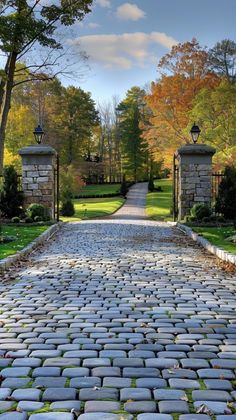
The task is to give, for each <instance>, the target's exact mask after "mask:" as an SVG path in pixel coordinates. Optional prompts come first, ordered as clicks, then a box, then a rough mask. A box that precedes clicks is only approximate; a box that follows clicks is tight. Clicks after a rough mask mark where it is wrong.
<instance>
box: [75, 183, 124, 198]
mask: <svg viewBox="0 0 236 420" xmlns="http://www.w3.org/2000/svg"><path fill="white" fill-rule="evenodd" d="M119 193H120V184H91V185H86V186H85V187H83V188H82V190H80V191H79V192H78V195H82V196H84V197H86V195H87V196H91V195H103V194H117V195H118V194H119Z"/></svg>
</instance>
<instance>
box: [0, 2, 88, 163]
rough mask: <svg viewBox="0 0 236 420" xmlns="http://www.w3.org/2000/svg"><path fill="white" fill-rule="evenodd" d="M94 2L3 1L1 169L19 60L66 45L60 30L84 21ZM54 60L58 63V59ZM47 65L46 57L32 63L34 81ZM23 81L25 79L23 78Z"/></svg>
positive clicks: (0, 34) (0, 15)
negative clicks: (61, 40) (40, 48)
mask: <svg viewBox="0 0 236 420" xmlns="http://www.w3.org/2000/svg"><path fill="white" fill-rule="evenodd" d="M91 5H92V0H75V1H73V2H72V1H71V0H59V1H56V0H52V1H51V2H49V3H45V2H40V1H38V0H33V1H30V0H28V1H27V0H0V49H1V51H2V53H3V54H5V57H6V60H5V66H4V68H3V69H2V70H1V77H0V79H1V81H0V112H1V115H0V171H1V169H2V164H3V153H4V141H5V130H6V125H7V119H8V113H9V110H10V104H11V95H12V90H13V88H14V86H15V85H17V83H18V82H17V73H16V64H17V61H19V60H25V61H26V59H27V56H28V55H29V53H30V52H32V50H34V49H35V48H37V47H38V46H41V47H43V48H44V49H45V50H47V51H50V50H52V51H55V50H58V49H60V48H62V44H61V43H60V41H59V40H58V37H57V32H58V29H59V28H61V29H62V28H63V27H68V26H70V25H72V24H73V23H75V22H76V21H81V20H82V19H83V18H84V16H85V15H86V14H87V13H89V12H90V6H91ZM48 57H49V59H52V54H50V53H49V54H48ZM46 61H47V60H46ZM52 61H54V62H55V59H54V60H52ZM44 64H45V57H44V58H43V60H42V61H41V62H40V63H36V64H35V65H33V64H32V63H30V65H29V66H28V68H29V69H30V80H32V79H35V78H36V74H37V70H39V69H42V67H43V65H44ZM48 66H49V62H48ZM26 68H27V65H26ZM27 80H29V78H27ZM20 83H23V81H22V80H20Z"/></svg>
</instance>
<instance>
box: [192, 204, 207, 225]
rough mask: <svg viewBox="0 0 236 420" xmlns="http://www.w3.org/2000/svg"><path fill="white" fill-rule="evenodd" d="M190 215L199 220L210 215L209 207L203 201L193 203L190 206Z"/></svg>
mask: <svg viewBox="0 0 236 420" xmlns="http://www.w3.org/2000/svg"><path fill="white" fill-rule="evenodd" d="M190 215H191V216H192V217H193V218H195V220H198V221H201V220H202V219H204V218H205V217H210V216H211V209H210V207H209V206H208V205H207V204H204V203H198V204H194V206H193V207H192V208H191V211H190Z"/></svg>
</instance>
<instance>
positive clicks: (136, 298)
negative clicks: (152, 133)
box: [0, 184, 236, 420]
mask: <svg viewBox="0 0 236 420" xmlns="http://www.w3.org/2000/svg"><path fill="white" fill-rule="evenodd" d="M146 189H147V184H139V185H138V186H137V185H136V186H135V187H134V188H133V189H132V191H131V192H130V194H129V198H128V200H127V204H126V205H125V206H124V207H123V208H122V209H121V210H119V211H118V212H117V213H116V214H115V215H114V216H113V217H110V218H106V219H103V220H102V219H99V220H93V221H83V222H79V223H69V224H65V225H64V227H63V228H62V230H61V231H60V233H59V234H58V235H57V236H56V237H55V238H54V240H53V241H51V242H50V243H49V244H48V245H47V247H45V248H44V249H41V250H39V251H38V252H37V253H36V254H34V255H33V257H32V260H31V264H30V265H28V266H27V267H25V269H24V270H21V271H20V272H19V276H18V278H19V281H18V282H16V283H14V284H11V285H10V286H9V285H8V286H6V285H2V286H1V287H0V292H1V294H0V304H1V314H0V355H1V356H2V357H1V358H0V366H1V368H2V371H1V376H0V378H1V388H0V412H2V413H3V412H4V414H0V420H1V419H5V420H26V419H30V420H74V419H76V418H77V417H78V418H79V420H118V419H120V420H121V419H138V420H172V419H177V415H176V413H178V415H179V416H180V420H195V419H196V420H198V419H199V420H208V419H210V418H212V419H215V417H214V416H216V419H217V420H227V419H229V420H230V419H231V420H235V419H236V415H233V413H234V412H235V407H236V402H234V401H235V399H236V391H234V387H235V381H234V379H235V370H236V312H235V308H236V296H235V280H236V279H235V276H234V275H230V274H227V273H225V272H223V271H221V270H219V269H218V268H217V267H216V265H215V259H214V258H213V257H211V256H208V255H206V254H205V253H204V252H203V251H202V250H201V249H200V248H198V247H197V246H196V245H195V244H194V243H192V242H191V241H190V240H189V239H187V238H186V237H185V236H183V235H182V234H181V233H179V232H178V231H177V230H176V229H175V228H172V227H170V226H169V225H167V224H165V223H157V222H154V221H150V220H148V219H147V218H146V217H145V213H144V206H145V194H146ZM7 410H11V411H10V412H7ZM16 410H17V411H16ZM61 410H62V411H64V412H63V413H61ZM47 411H48V412H49V413H47ZM174 413H175V415H174ZM194 413H195V414H194ZM197 413H198V414H197ZM230 414H232V416H231V417H229V415H230ZM226 415H227V417H226Z"/></svg>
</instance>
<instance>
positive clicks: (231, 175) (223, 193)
mask: <svg viewBox="0 0 236 420" xmlns="http://www.w3.org/2000/svg"><path fill="white" fill-rule="evenodd" d="M215 209H216V212H217V213H222V214H223V216H224V217H225V218H226V219H229V220H236V168H234V167H233V166H227V167H226V168H225V171H224V178H223V179H222V181H221V183H220V185H219V193H218V197H217V199H216V206H215Z"/></svg>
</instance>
